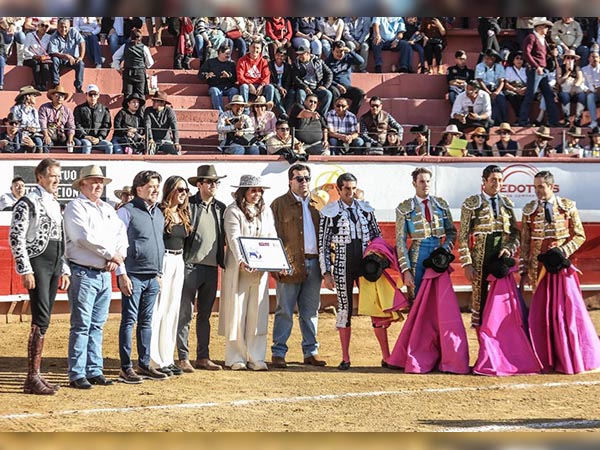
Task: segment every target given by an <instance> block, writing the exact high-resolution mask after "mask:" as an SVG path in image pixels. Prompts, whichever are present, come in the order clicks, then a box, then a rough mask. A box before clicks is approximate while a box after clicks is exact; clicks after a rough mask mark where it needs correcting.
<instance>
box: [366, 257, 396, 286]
mask: <svg viewBox="0 0 600 450" xmlns="http://www.w3.org/2000/svg"><path fill="white" fill-rule="evenodd" d="M388 267H390V261H389V260H388V259H387V258H384V257H383V256H381V255H379V254H377V253H369V254H368V255H367V256H365V257H364V258H363V259H362V261H361V264H360V270H361V272H360V273H361V275H362V276H363V277H365V279H366V280H367V281H371V282H373V283H374V282H375V281H377V280H379V278H380V277H381V274H382V273H383V271H384V270H385V269H387V268H388Z"/></svg>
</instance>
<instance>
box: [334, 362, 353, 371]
mask: <svg viewBox="0 0 600 450" xmlns="http://www.w3.org/2000/svg"><path fill="white" fill-rule="evenodd" d="M337 368H338V370H348V369H349V368H350V361H342V362H341V363H340V365H339V366H337Z"/></svg>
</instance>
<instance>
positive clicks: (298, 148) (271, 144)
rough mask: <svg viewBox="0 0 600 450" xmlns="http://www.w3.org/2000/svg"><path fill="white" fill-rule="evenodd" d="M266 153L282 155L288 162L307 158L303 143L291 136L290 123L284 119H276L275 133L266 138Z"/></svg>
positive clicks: (291, 162)
mask: <svg viewBox="0 0 600 450" xmlns="http://www.w3.org/2000/svg"><path fill="white" fill-rule="evenodd" d="M267 154H269V155H282V156H283V157H284V158H285V159H286V160H287V162H289V163H290V164H293V163H295V162H296V161H306V160H307V159H308V156H307V155H306V151H305V150H304V143H303V142H302V141H300V140H298V139H294V138H293V137H292V133H290V125H289V124H288V123H287V121H285V120H278V121H277V126H276V132H275V135H273V136H271V137H270V138H269V139H268V140H267Z"/></svg>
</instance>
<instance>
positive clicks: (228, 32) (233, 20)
mask: <svg viewBox="0 0 600 450" xmlns="http://www.w3.org/2000/svg"><path fill="white" fill-rule="evenodd" d="M220 27H221V30H223V32H224V33H225V37H226V38H227V40H228V41H229V48H231V49H236V50H237V51H238V58H241V57H242V56H244V55H245V54H246V52H247V51H248V46H247V45H246V40H245V39H244V32H245V31H246V22H245V20H244V17H221V21H220ZM261 50H262V48H261Z"/></svg>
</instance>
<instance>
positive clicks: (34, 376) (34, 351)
mask: <svg viewBox="0 0 600 450" xmlns="http://www.w3.org/2000/svg"><path fill="white" fill-rule="evenodd" d="M43 349H44V336H42V334H41V333H40V328H39V327H38V326H37V325H32V326H31V333H29V343H28V346H27V362H28V371H27V379H26V380H25V384H24V386H23V392H24V393H25V394H34V395H54V394H56V391H57V390H58V388H56V389H55V388H54V386H52V385H51V384H49V383H48V382H47V381H46V380H44V378H43V377H42V376H41V375H40V366H41V364H42V350H43Z"/></svg>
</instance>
